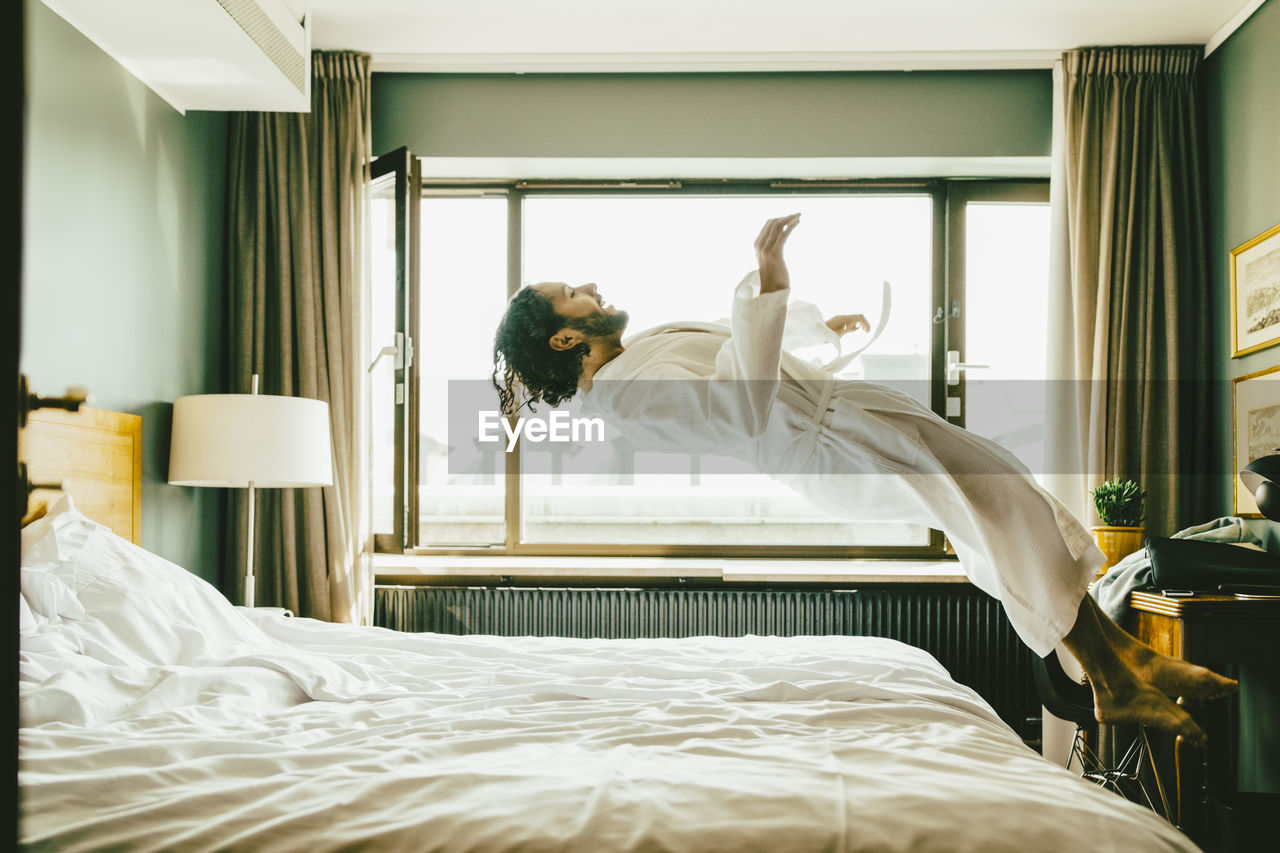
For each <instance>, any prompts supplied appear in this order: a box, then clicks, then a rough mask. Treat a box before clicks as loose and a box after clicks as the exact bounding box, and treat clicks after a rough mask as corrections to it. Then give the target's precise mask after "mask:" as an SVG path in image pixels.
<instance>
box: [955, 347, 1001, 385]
mask: <svg viewBox="0 0 1280 853" xmlns="http://www.w3.org/2000/svg"><path fill="white" fill-rule="evenodd" d="M990 366H991V365H989V364H970V363H969V362H965V361H961V360H960V351H959V350H954V349H949V350H947V384H948V385H959V384H960V371H962V370H975V369H981V368H984V367H990Z"/></svg>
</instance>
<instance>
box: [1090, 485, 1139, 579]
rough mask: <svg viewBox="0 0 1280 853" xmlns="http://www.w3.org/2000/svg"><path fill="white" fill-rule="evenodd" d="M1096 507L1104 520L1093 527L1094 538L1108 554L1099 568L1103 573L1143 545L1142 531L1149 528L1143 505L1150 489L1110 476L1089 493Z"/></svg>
mask: <svg viewBox="0 0 1280 853" xmlns="http://www.w3.org/2000/svg"><path fill="white" fill-rule="evenodd" d="M1089 494H1090V495H1091V496H1092V497H1093V508H1094V509H1095V510H1096V511H1097V513H1098V518H1100V519H1101V520H1102V524H1101V525H1100V526H1098V527H1094V528H1091V529H1092V530H1093V538H1094V540H1095V541H1096V542H1097V543H1098V547H1099V548H1101V549H1102V553H1103V554H1105V555H1106V557H1107V562H1106V564H1105V565H1103V567H1102V568H1101V569H1099V570H1098V576H1099V577H1101V576H1102V574H1103V573H1105V572H1106V571H1107V569H1109V568H1111V567H1112V566H1114V565H1115V564H1116V563H1118V562H1120V560H1122V559H1123V558H1124V557H1126V556H1128V555H1129V554H1132V553H1133V552H1134V551H1137V550H1138V549H1140V548H1141V547H1142V534H1143V533H1145V532H1146V528H1145V527H1143V526H1142V519H1143V518H1144V517H1145V515H1146V509H1145V508H1144V506H1143V503H1144V501H1145V500H1146V497H1147V493H1146V492H1144V491H1143V490H1142V489H1141V488H1140V487H1139V486H1138V484H1137V483H1135V482H1134V481H1133V480H1121V479H1119V478H1116V479H1114V480H1107V481H1106V482H1105V483H1103V484H1102V485H1101V486H1098V488H1096V489H1094V490H1093V491H1091V492H1090V493H1089Z"/></svg>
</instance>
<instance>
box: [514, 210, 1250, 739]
mask: <svg viewBox="0 0 1280 853" xmlns="http://www.w3.org/2000/svg"><path fill="white" fill-rule="evenodd" d="M799 219H800V217H799V214H793V215H791V216H786V217H781V218H778V219H772V220H770V221H769V222H767V223H765V226H764V228H763V229H762V230H761V232H760V235H759V236H758V237H757V239H756V243H755V249H756V259H757V261H758V264H759V268H758V270H757V271H756V272H755V273H752V274H751V275H749V276H748V277H747V278H746V279H745V280H744V281H743V282H742V284H740V285H739V286H738V289H737V291H736V293H735V298H734V301H733V312H732V316H731V319H730V324H729V326H728V327H724V326H719V325H715V324H706V323H677V324H672V325H668V326H661V327H658V328H657V329H653V330H650V331H648V332H644V333H641V334H640V335H636V336H633V337H630V338H628V339H627V341H626V342H625V344H624V342H623V340H622V333H623V331H624V330H625V328H626V325H627V314H626V312H624V311H621V310H620V309H618V308H616V307H614V306H612V305H609V304H608V303H606V302H605V301H604V299H603V298H602V297H601V296H600V294H599V292H598V290H597V288H596V286H595V285H594V284H586V285H582V286H578V287H574V286H570V285H567V284H562V283H553V282H544V283H542V284H537V285H533V286H532V287H528V288H525V289H523V290H522V291H521V292H519V293H518V294H516V296H515V297H513V298H512V300H511V303H510V305H509V306H508V308H507V312H506V314H505V316H504V317H503V319H502V322H501V323H500V325H499V327H498V332H497V335H496V336H495V339H494V363H495V368H494V385H495V386H496V387H497V389H498V393H499V397H500V400H501V404H502V407H503V410H504V411H505V412H507V413H508V414H514V413H515V412H516V411H517V410H518V409H519V408H520V407H522V406H523V405H526V404H532V403H536V402H546V403H548V404H550V405H552V406H555V405H558V404H559V403H561V402H563V401H565V400H568V399H570V398H572V397H573V396H575V395H576V394H578V393H582V394H583V395H584V404H583V411H584V413H588V412H589V413H591V414H593V415H596V416H600V417H603V418H604V419H605V421H606V423H608V424H609V425H610V427H611V428H613V429H616V430H618V431H619V432H621V434H623V435H624V436H626V438H627V439H628V440H629V441H630V442H631V443H632V444H633V445H635V446H637V447H639V448H642V449H646V450H657V451H667V452H676V453H695V452H718V453H724V454H728V455H733V456H736V457H738V458H741V459H744V460H746V461H748V462H750V463H752V464H753V465H755V467H757V468H758V469H759V470H761V471H764V472H765V473H768V474H770V475H771V476H773V477H775V478H777V479H779V480H782V481H783V482H785V483H787V484H789V485H790V486H792V487H794V488H795V489H797V490H798V491H800V492H801V493H802V494H804V495H806V496H807V497H808V498H809V499H810V500H812V501H813V502H814V503H815V504H817V505H819V506H822V507H824V508H826V509H828V510H829V511H831V512H833V513H835V514H838V515H843V516H846V517H851V518H855V519H857V520H862V521H872V520H895V521H900V522H902V521H907V522H913V523H919V524H926V525H928V526H931V527H935V528H940V529H942V530H943V531H944V532H946V534H947V536H948V538H949V539H950V541H951V542H952V544H953V545H954V547H955V549H956V553H957V555H958V556H959V558H960V563H961V565H962V566H963V567H964V570H965V573H966V574H967V575H968V576H969V578H970V579H971V580H972V581H973V582H974V584H975V585H977V586H978V587H980V588H981V589H983V590H985V591H986V592H988V593H990V594H991V595H993V596H995V597H996V598H998V599H999V600H1000V601H1001V603H1002V604H1003V605H1004V608H1005V611H1006V613H1007V614H1008V615H1009V619H1010V621H1011V623H1012V624H1013V626H1014V629H1015V630H1016V631H1017V632H1018V635H1019V637H1021V638H1022V640H1023V641H1024V642H1025V643H1026V644H1027V645H1028V646H1029V647H1031V649H1032V650H1033V651H1035V652H1036V653H1037V654H1039V655H1041V656H1045V655H1047V654H1049V652H1050V651H1052V650H1053V649H1054V648H1055V647H1056V646H1057V645H1058V644H1059V643H1062V644H1063V645H1065V646H1066V647H1067V649H1068V650H1069V651H1070V652H1071V653H1072V654H1073V655H1074V656H1075V657H1076V659H1077V660H1078V661H1079V662H1080V664H1081V665H1082V666H1083V668H1084V670H1085V672H1086V673H1087V674H1088V676H1089V681H1090V685H1091V687H1092V688H1093V694H1094V705H1095V707H1094V711H1095V715H1096V716H1097V718H1098V720H1099V721H1102V722H1107V723H1128V722H1141V723H1146V724H1149V725H1154V726H1156V727H1158V728H1163V729H1167V730H1169V731H1172V732H1175V733H1177V734H1180V735H1183V736H1185V737H1187V738H1188V739H1189V740H1191V741H1193V742H1197V743H1199V742H1202V741H1203V739H1204V734H1203V732H1202V731H1201V729H1200V728H1199V726H1197V725H1196V723H1195V721H1194V720H1192V718H1191V717H1190V715H1188V714H1187V713H1186V711H1184V710H1183V709H1182V707H1180V706H1179V705H1178V704H1176V703H1175V702H1174V701H1172V698H1176V697H1180V696H1182V697H1187V698H1216V697H1220V696H1224V695H1227V694H1228V693H1230V692H1232V691H1234V690H1235V689H1236V686H1237V685H1236V682H1234V681H1232V680H1230V679H1226V678H1223V677H1221V676H1219V675H1217V674H1216V673H1213V672H1210V671H1209V670H1207V669H1204V668H1202V667H1198V666H1193V665H1191V664H1187V663H1185V662H1183V661H1178V660H1174V659H1171V658H1167V657H1164V656H1162V655H1158V654H1156V653H1155V652H1154V651H1153V650H1151V649H1150V648H1148V647H1146V646H1144V645H1142V644H1141V643H1139V642H1138V641H1137V640H1136V639H1134V638H1133V637H1132V636H1130V635H1129V634H1127V633H1125V632H1124V631H1123V630H1121V629H1120V627H1119V626H1117V625H1116V624H1115V623H1114V622H1112V621H1111V620H1110V619H1109V618H1108V617H1107V616H1106V615H1105V614H1104V613H1103V612H1102V611H1101V610H1099V609H1098V607H1097V605H1096V604H1095V603H1094V602H1093V599H1092V598H1091V597H1090V596H1089V595H1088V593H1087V587H1088V584H1089V582H1090V581H1091V580H1092V579H1093V577H1094V574H1095V572H1096V570H1097V569H1098V567H1099V566H1100V565H1101V564H1102V563H1103V560H1104V558H1103V556H1102V554H1101V552H1099V551H1098V549H1097V547H1096V546H1095V545H1094V544H1093V541H1092V539H1091V537H1090V536H1089V534H1088V532H1087V531H1085V530H1084V528H1083V527H1081V525H1080V524H1079V522H1078V521H1077V520H1076V519H1075V518H1074V517H1072V516H1071V514H1070V513H1069V512H1067V511H1066V509H1065V508H1064V507H1062V505H1061V504H1060V503H1058V501H1056V500H1055V499H1054V498H1053V497H1051V496H1050V495H1048V494H1047V493H1045V492H1044V491H1043V490H1041V489H1040V488H1039V486H1038V485H1037V484H1036V483H1035V481H1034V480H1033V479H1032V477H1031V476H1030V474H1029V473H1028V472H1027V470H1026V468H1025V467H1023V466H1022V465H1021V463H1019V462H1018V461H1017V460H1016V459H1015V458H1014V457H1013V456H1012V455H1010V454H1009V453H1007V452H1006V451H1005V450H1003V449H1002V448H1000V447H999V446H998V445H995V444H994V443H992V442H989V441H987V440H985V439H982V438H980V437H978V436H975V435H973V434H972V433H969V432H967V431H966V430H964V429H961V428H959V427H956V426H954V425H952V424H949V423H947V422H946V421H945V420H943V419H942V418H939V417H938V416H937V415H936V414H934V413H933V412H932V411H931V410H929V409H928V408H926V407H924V406H922V405H921V404H920V403H919V402H917V401H916V400H915V399H914V398H912V397H909V396H907V395H906V394H903V393H901V392H899V391H897V390H895V389H892V388H888V387H885V386H880V385H876V384H873V383H869V382H851V381H842V380H835V379H834V378H833V377H832V376H831V374H830V373H828V372H825V371H823V370H822V369H819V368H816V367H814V366H813V365H811V364H809V363H807V362H804V361H802V360H800V359H799V358H796V357H795V356H792V355H791V354H789V353H787V352H785V351H784V350H783V338H784V335H786V334H787V333H788V329H787V322H788V317H787V298H788V294H789V290H790V276H789V274H788V271H787V266H786V263H785V261H784V259H783V247H784V245H785V244H786V241H787V238H788V236H790V234H791V232H792V231H793V230H794V229H795V227H796V226H797V224H798V223H799ZM825 326H826V329H828V330H830V331H831V332H833V333H835V334H836V335H840V334H843V333H845V332H848V331H851V330H853V329H856V328H862V329H865V328H867V323H866V320H865V319H864V318H863V317H862V316H861V315H843V316H840V317H835V318H832V319H830V320H828V321H826V323H825ZM522 394H523V395H524V399H523V400H521V399H519V398H520V396H521V395H522ZM1171 697H1172V698H1171Z"/></svg>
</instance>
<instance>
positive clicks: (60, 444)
mask: <svg viewBox="0 0 1280 853" xmlns="http://www.w3.org/2000/svg"><path fill="white" fill-rule="evenodd" d="M18 458H19V459H21V460H22V461H23V462H26V463H27V476H28V477H29V478H30V480H31V482H33V483H58V482H61V483H62V491H64V492H66V493H67V494H69V495H71V499H72V500H73V501H75V505H76V507H77V508H78V509H79V510H80V511H81V512H83V513H84V514H85V515H86V516H88V517H89V518H91V519H93V520H94V521H97V522H99V523H101V524H105V525H107V526H108V527H110V528H111V529H112V530H113V531H114V532H115V533H116V534H117V535H119V536H122V537H124V538H125V539H128V540H129V541H131V542H133V543H135V544H139V545H140V544H142V418H141V416H139V415H130V414H125V413H124V412H109V411H106V410H104V409H89V408H84V407H81V409H80V411H79V412H76V413H74V414H73V413H71V412H64V411H60V410H57V409H40V410H37V411H35V412H32V413H31V415H30V416H29V417H28V418H27V426H26V427H25V428H24V429H23V430H22V431H21V432H20V433H19V435H18ZM57 494H58V493H57V492H56V491H49V490H45V489H37V490H36V491H34V492H32V494H31V499H30V500H29V501H28V506H29V507H35V506H36V505H37V504H38V503H39V502H41V501H45V502H50V501H53V500H56V498H57Z"/></svg>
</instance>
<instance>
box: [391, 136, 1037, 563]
mask: <svg viewBox="0 0 1280 853" xmlns="http://www.w3.org/2000/svg"><path fill="white" fill-rule="evenodd" d="M397 153H398V152H397ZM416 185H417V186H418V188H419V191H418V194H417V195H416V196H415V199H421V198H423V197H428V196H434V197H450V196H452V197H505V198H506V200H507V208H508V209H507V292H506V296H507V298H510V297H511V296H513V295H514V294H515V293H516V292H517V291H518V290H519V289H520V288H521V287H522V286H523V276H522V264H523V259H522V249H523V243H522V230H523V203H524V200H525V199H526V198H530V197H537V196H548V195H551V196H582V195H638V194H644V195H653V194H663V195H688V196H708V195H744V196H745V195H750V196H760V195H767V194H775V193H776V194H779V195H809V194H813V195H892V194H901V195H916V196H920V195H927V196H929V197H930V198H931V201H932V246H933V252H932V259H933V263H932V284H931V287H932V293H931V302H930V304H932V305H934V306H935V307H936V309H937V310H942V309H943V306H947V305H950V304H952V302H953V300H955V299H959V300H960V303H959V304H960V305H961V306H962V305H963V271H964V247H963V244H962V241H963V210H964V206H963V205H964V203H965V202H966V201H969V200H993V201H1005V200H1008V201H1017V200H1036V201H1038V200H1042V199H1040V196H1041V195H1043V196H1044V197H1045V198H1047V194H1048V181H1047V180H1034V179H1032V180H1028V179H1019V180H1003V179H991V180H986V179H983V180H977V179H973V180H968V179H924V180H878V179H877V180H792V179H776V180H764V181H757V180H750V181H732V180H689V179H679V180H676V179H672V180H642V181H598V180H557V181H535V180H483V179H476V180H457V179H447V180H444V179H441V180H436V179H429V178H425V179H418V180H416ZM1006 192H1007V193H1008V194H1009V195H1008V197H1005V193H1006ZM416 208H417V205H416V204H413V203H410V204H409V212H408V215H409V217H410V218H411V219H412V221H413V225H412V228H414V229H416V228H417V215H416ZM397 240H399V235H398V236H397ZM405 251H406V257H405V262H404V266H405V267H406V288H405V291H406V299H405V302H404V304H403V306H401V305H399V304H398V306H397V307H398V310H401V309H402V310H403V313H400V314H399V316H398V318H397V330H403V331H404V333H405V334H406V335H407V337H408V339H409V341H410V342H411V341H413V340H417V336H418V334H419V331H420V330H419V312H417V311H416V310H414V306H415V305H416V303H417V297H418V287H419V284H418V275H419V268H420V258H419V256H418V235H417V233H416V230H415V231H413V232H412V233H411V234H410V235H408V239H407V242H406V245H405ZM956 276H960V279H959V281H957V280H956ZM962 313H963V309H962V311H961V314H959V315H957V314H955V313H954V312H953V311H951V310H943V315H942V320H941V322H938V321H936V320H935V322H934V323H933V324H932V330H931V340H930V348H931V351H930V358H929V365H930V407H931V408H932V409H933V410H934V411H935V412H937V413H939V414H942V413H944V412H945V406H946V397H947V394H948V391H947V387H948V386H947V385H946V381H945V380H946V377H945V358H946V352H947V350H948V349H949V348H950V349H955V348H957V347H958V346H959V345H961V344H962V335H963V322H959V318H960V317H961V316H962ZM496 319H497V318H495V322H496ZM397 376H399V374H397ZM416 378H417V374H416V370H414V369H413V365H412V362H410V365H409V368H408V369H407V371H406V373H405V381H406V383H407V389H406V393H405V398H406V403H407V405H406V408H405V411H404V416H403V421H401V420H400V419H398V420H397V429H396V445H397V446H396V449H395V455H394V458H395V460H396V464H397V466H398V467H399V476H397V478H396V482H397V490H396V497H395V500H396V506H395V518H396V521H397V528H398V529H397V530H396V531H395V534H394V536H392V535H385V534H378V535H375V537H374V540H375V552H376V553H379V554H403V555H405V556H433V557H467V556H485V557H532V558H538V557H589V558H590V557H595V558H618V557H639V558H691V559H697V558H755V559H779V558H785V559H812V560H824V559H826V560H830V559H845V560H868V559H875V560H914V561H919V560H943V559H953V558H954V551H952V550H951V548H950V547H949V544H948V543H947V542H946V540H945V537H944V536H943V534H942V533H941V532H940V531H938V530H934V529H931V530H930V531H929V540H928V543H927V544H925V545H917V546H902V545H899V546H877V545H856V546H855V545H847V546H832V545H738V546H733V545H722V544H721V545H692V544H643V545H638V544H622V545H614V544H594V543H527V542H521V541H520V540H519V532H520V530H521V529H522V514H521V513H522V506H521V476H520V466H521V461H520V460H521V457H520V452H521V450H520V445H517V446H516V448H515V449H514V450H513V451H512V452H511V453H507V454H504V461H505V471H504V474H503V482H504V524H505V536H504V541H503V542H502V543H501V544H498V543H494V544H490V545H475V546H458V545H450V546H431V545H423V544H421V543H420V542H419V541H418V528H419V525H418V524H417V522H416V519H417V500H416V496H417V492H418V476H419V469H418V466H417V452H416V450H417V448H416V444H417V442H416V441H406V438H407V437H409V436H416V435H418V408H417V400H416V398H417V396H418V394H417V390H416V389H417V384H416ZM952 388H953V390H956V386H952ZM958 391H959V393H960V394H963V379H962V381H961V385H960V386H959V388H958ZM961 411H962V412H963V406H962V407H961ZM950 420H952V422H955V423H962V422H963V416H961V417H959V418H951V419H950ZM402 426H403V428H401V427H402ZM401 484H403V485H401ZM406 497H407V498H408V501H406ZM406 504H407V505H406ZM410 513H412V514H410ZM411 522H412V523H411ZM678 574H680V572H679V571H678V570H676V571H673V575H672V576H673V577H675V576H676V575H678ZM686 574H687V573H686Z"/></svg>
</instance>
